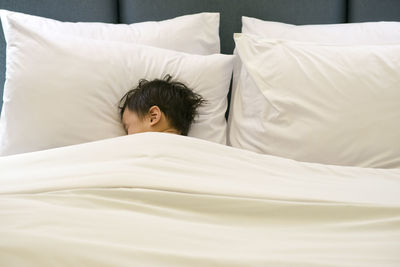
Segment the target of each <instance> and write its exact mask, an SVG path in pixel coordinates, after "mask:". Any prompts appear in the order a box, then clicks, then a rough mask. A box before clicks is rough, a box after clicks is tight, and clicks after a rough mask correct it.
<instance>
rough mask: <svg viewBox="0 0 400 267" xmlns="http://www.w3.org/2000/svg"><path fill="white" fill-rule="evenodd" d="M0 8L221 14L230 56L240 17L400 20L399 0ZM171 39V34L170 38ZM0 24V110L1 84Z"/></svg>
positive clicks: (11, 0) (26, 0)
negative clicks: (233, 36)
mask: <svg viewBox="0 0 400 267" xmlns="http://www.w3.org/2000/svg"><path fill="white" fill-rule="evenodd" d="M0 8H1V9H8V10H13V11H19V12H24V13H28V14H32V15H39V16H43V17H48V18H53V19H57V20H61V21H87V22H95V21H97V22H106V23H135V22H141V21H149V20H164V19H169V18H173V17H176V16H181V15H185V14H192V13H198V12H206V11H208V12H220V13H221V24H220V38H221V52H222V53H225V54H231V53H232V51H233V48H234V44H233V39H232V35H233V33H234V32H240V30H241V16H249V17H255V18H260V19H264V20H271V21H279V22H285V23H292V24H297V25H300V24H328V23H351V22H364V21H382V20H385V21H400V1H399V0H249V1H245V0H34V1H32V0H0ZM172 38H173V36H172ZM5 61H6V59H5V40H4V36H3V30H2V29H1V26H0V88H1V89H0V110H1V107H2V103H3V101H2V99H3V85H4V81H5Z"/></svg>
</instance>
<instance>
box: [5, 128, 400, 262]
mask: <svg viewBox="0 0 400 267" xmlns="http://www.w3.org/2000/svg"><path fill="white" fill-rule="evenodd" d="M0 266H7V267H9V266H307V267H309V266H400V169H392V170H390V169H366V168H365V169H364V168H352V167H338V166H327V165H320V164H310V163H301V162H296V161H292V160H287V159H283V158H278V157H272V156H265V155H259V154H255V153H252V152H247V151H242V150H239V149H234V148H230V147H226V146H222V145H218V144H214V143H210V142H207V141H203V140H199V139H194V138H189V137H182V136H177V135H172V134H160V133H146V134H137V135H131V136H124V137H119V138H113V139H108V140H104V141H99V142H94V143H87V144H82V145H76V146H70V147H64V148H58V149H53V150H47V151H42V152H34V153H29V154H22V155H16V156H9V157H3V158H0Z"/></svg>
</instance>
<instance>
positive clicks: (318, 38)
mask: <svg viewBox="0 0 400 267" xmlns="http://www.w3.org/2000/svg"><path fill="white" fill-rule="evenodd" d="M242 32H243V33H246V34H253V35H258V36H263V37H267V38H279V39H287V40H297V41H306V42H315V43H325V44H328V43H331V44H348V45H351V44H355V45H357V44H390V43H398V42H400V22H365V23H346V24H326V25H304V26H295V25H291V24H285V23H279V22H270V21H263V20H259V19H255V18H249V17H242ZM235 53H236V52H235ZM288 75H289V74H288ZM255 105H256V106H264V111H263V112H268V110H270V109H271V107H270V106H269V105H270V104H269V102H268V101H267V99H266V98H265V97H264V95H263V94H262V92H261V91H260V89H259V88H257V86H256V85H255V84H254V81H253V80H252V78H251V76H249V74H248V73H247V71H246V68H242V64H241V60H240V57H237V59H236V60H235V65H234V73H233V82H232V96H231V105H230V111H229V119H228V144H229V145H232V146H235V147H240V148H248V149H251V150H255V151H259V152H262V153H267V152H266V151H263V150H262V149H261V148H257V149H256V148H254V143H257V142H258V140H261V139H262V138H263V135H264V132H263V130H261V129H260V127H261V126H260V125H257V126H255V125H252V124H251V123H248V122H247V121H248V120H249V119H250V117H253V116H267V114H259V115H256V114H254V113H253V112H254V110H253V108H254V106H255ZM250 120H251V119H250ZM250 133H251V134H250ZM255 133H258V135H256V134H255ZM249 138H253V139H254V140H253V139H251V140H250V139H249ZM357 165H358V164H357Z"/></svg>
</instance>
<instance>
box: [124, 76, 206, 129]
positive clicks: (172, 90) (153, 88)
mask: <svg viewBox="0 0 400 267" xmlns="http://www.w3.org/2000/svg"><path fill="white" fill-rule="evenodd" d="M171 78H172V77H171V76H170V75H167V76H166V77H165V78H164V79H162V80H161V79H156V80H153V81H147V80H140V81H139V85H138V86H137V87H136V88H134V89H132V90H130V91H128V92H127V93H126V94H125V95H124V96H123V97H122V99H121V101H120V114H121V120H122V123H123V124H124V127H125V130H126V132H127V133H128V134H133V133H141V132H172V133H177V134H181V135H187V134H188V132H189V129H190V125H191V124H192V122H193V120H194V118H195V116H196V115H197V111H196V109H197V108H198V107H199V106H200V105H202V104H203V103H204V102H205V100H204V99H203V98H202V97H201V96H200V95H199V94H196V93H194V92H193V91H192V90H191V89H189V88H188V87H186V85H184V84H183V83H180V82H177V81H171Z"/></svg>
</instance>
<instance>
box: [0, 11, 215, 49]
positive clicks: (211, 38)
mask: <svg viewBox="0 0 400 267" xmlns="http://www.w3.org/2000/svg"><path fill="white" fill-rule="evenodd" d="M0 15H1V17H2V18H3V28H4V31H5V35H6V36H7V35H8V34H7V32H6V31H7V25H6V23H7V19H6V18H8V19H11V20H13V21H17V22H19V23H20V24H24V25H29V27H30V28H32V29H36V30H40V31H49V32H56V33H62V34H67V35H74V36H79V37H84V38H90V39H98V40H108V41H119V42H127V43H137V44H144V45H150V46H156V47H161V48H167V49H172V50H177V51H181V52H187V53H192V54H199V55H209V54H215V53H219V52H220V40H219V13H199V14H194V15H187V16H181V17H177V18H173V19H170V20H164V21H160V22H142V23H135V24H129V25H127V24H108V23H91V22H77V23H73V22H60V21H57V20H53V19H48V18H43V17H38V16H32V15H27V14H23V13H18V12H12V11H7V10H0ZM193 29H195V30H196V31H195V32H193Z"/></svg>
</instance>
